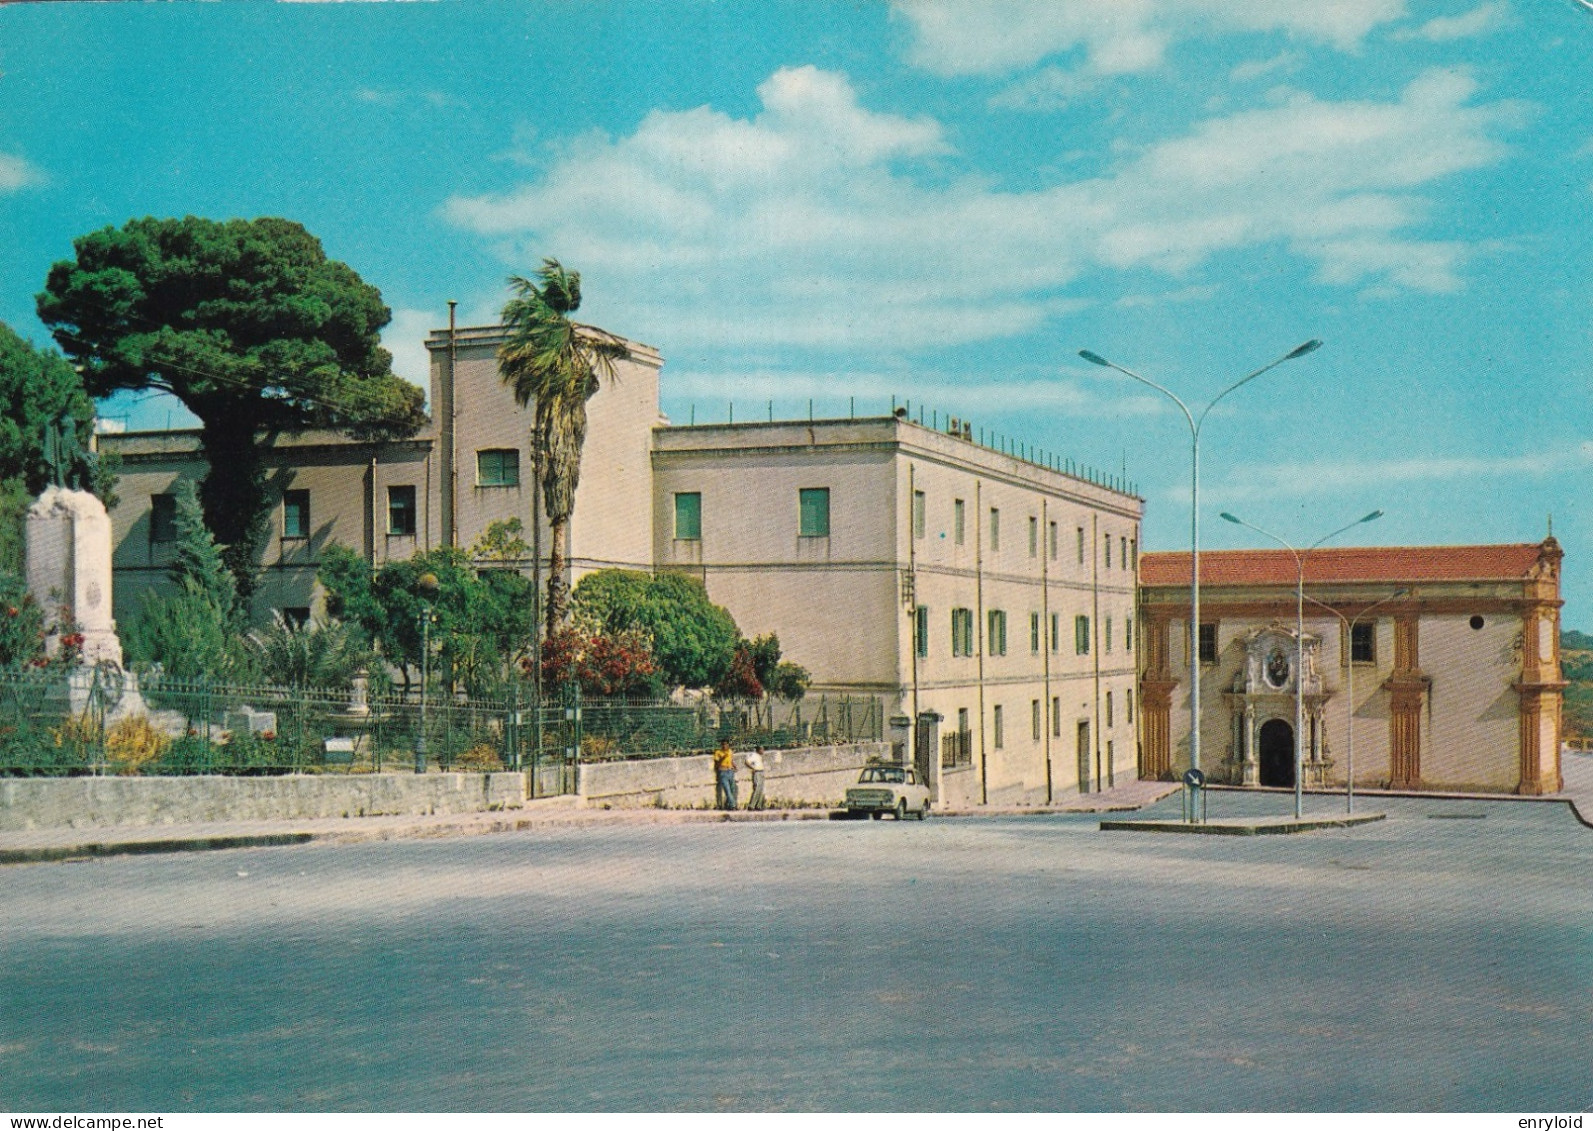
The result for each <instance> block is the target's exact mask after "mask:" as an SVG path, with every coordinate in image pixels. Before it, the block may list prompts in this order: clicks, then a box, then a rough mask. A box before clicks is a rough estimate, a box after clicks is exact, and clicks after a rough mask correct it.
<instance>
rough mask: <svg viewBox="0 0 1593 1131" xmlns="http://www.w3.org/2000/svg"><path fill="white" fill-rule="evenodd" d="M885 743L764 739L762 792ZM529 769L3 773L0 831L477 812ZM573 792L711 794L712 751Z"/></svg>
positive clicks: (685, 800)
mask: <svg viewBox="0 0 1593 1131" xmlns="http://www.w3.org/2000/svg"><path fill="white" fill-rule="evenodd" d="M889 754H890V743H888V742H858V743H850V744H848V745H844V746H816V747H806V748H803V749H798V750H774V751H770V752H769V753H768V754H767V755H766V759H767V762H768V767H769V769H768V776H767V781H766V782H765V786H764V793H765V794H766V795H767V796H768V798H769V803H770V804H771V805H778V804H783V803H789V804H795V805H838V804H840V802H841V799H842V798H843V797H844V796H845V794H846V787H847V786H848V785H851V784H852V783H853V782H855V781H856V780H857V774H858V770H859V769H861V768H862V766H863V765H864V764H865V763H866V762H867V761H868V760H869V759H870V758H884V757H887V756H889ZM743 756H744V752H741V751H738V752H737V771H736V779H737V782H738V784H739V787H740V799H741V802H742V804H745V803H746V800H747V795H748V794H749V793H750V792H751V790H752V775H751V773H749V772H748V771H747V770H746V769H745V768H743V767H742V764H741V758H742V757H743ZM527 780H528V779H527V775H525V774H519V773H507V772H506V773H495V774H465V773H442V774H420V775H416V774H407V773H405V774H285V775H283V776H280V777H209V776H201V775H195V776H193V777H125V778H124V777H103V778H0V832H26V831H29V830H32V829H102V828H116V827H118V826H149V825H199V824H219V823H226V822H231V821H282V820H309V819H314V818H321V817H375V816H385V815H412V816H421V815H425V814H429V813H482V812H489V811H493V810H499V809H519V808H521V807H523V806H524V805H525V801H526V785H527ZM554 780H556V774H546V775H544V781H543V785H544V787H546V786H547V785H550V784H552V782H553V781H554ZM545 791H546V790H545V789H544V790H541V791H539V792H545ZM576 793H577V795H578V796H579V797H580V798H581V799H582V800H584V801H585V802H586V803H587V804H591V805H603V806H609V807H611V808H616V809H618V808H638V807H643V806H653V805H663V806H667V807H671V808H676V807H691V806H697V805H709V804H712V803H713V797H714V775H713V759H712V758H711V757H710V756H708V755H694V756H691V757H685V758H651V759H645V760H640V761H634V762H595V763H589V764H586V765H582V766H580V767H579V774H578V779H577V787H576Z"/></svg>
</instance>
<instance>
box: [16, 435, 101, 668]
mask: <svg viewBox="0 0 1593 1131" xmlns="http://www.w3.org/2000/svg"><path fill="white" fill-rule="evenodd" d="M44 450H45V458H46V460H47V461H48V462H49V464H50V472H51V480H52V482H51V484H50V486H48V487H46V488H45V489H44V492H43V493H42V494H41V495H40V496H39V497H38V499H37V500H36V501H35V502H34V504H33V506H31V507H30V508H28V522H27V568H28V592H29V593H31V594H32V595H33V599H34V601H35V602H37V604H38V606H39V608H40V609H42V610H44V616H45V633H46V636H45V651H46V653H47V654H48V655H51V656H54V655H56V654H57V653H58V652H59V651H60V650H61V648H62V647H63V644H64V643H77V644H78V647H79V649H80V656H81V663H82V664H83V665H85V666H88V667H93V666H96V665H98V664H102V663H107V662H109V663H111V664H114V665H115V666H116V667H117V668H120V667H121V664H122V644H121V641H120V640H119V639H117V636H116V621H115V620H114V619H113V618H112V616H111V519H110V516H109V515H108V514H106V513H105V504H104V503H102V502H100V500H99V499H98V498H97V497H96V496H95V495H94V494H93V492H91V491H87V490H84V489H83V487H84V486H85V485H86V484H87V483H88V482H90V481H92V476H93V455H92V454H91V453H88V452H85V451H84V450H83V449H82V447H81V446H80V445H79V444H78V442H77V422H76V421H75V420H73V419H72V418H71V417H70V416H63V417H62V418H61V419H60V420H59V421H57V422H56V423H54V424H51V425H50V426H49V427H48V428H47V429H46V432H45V442H44ZM73 634H76V635H78V636H81V642H78V641H75V640H71V639H70V638H71V637H72V635H73Z"/></svg>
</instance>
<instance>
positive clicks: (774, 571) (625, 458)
mask: <svg viewBox="0 0 1593 1131" xmlns="http://www.w3.org/2000/svg"><path fill="white" fill-rule="evenodd" d="M501 341H502V332H501V330H500V329H499V328H497V327H471V328H461V329H458V330H457V331H437V332H434V333H433V334H432V335H430V336H429V338H428V339H427V342H426V346H427V348H428V350H429V351H430V356H431V375H430V376H431V400H430V406H431V410H432V414H433V422H432V424H431V426H430V427H429V428H427V429H426V430H424V431H423V432H422V433H420V434H419V435H417V436H415V437H414V438H412V439H409V440H403V441H395V442H390V443H360V442H355V441H351V440H348V439H346V438H343V437H340V436H336V435H327V434H309V435H304V436H300V437H294V438H286V439H281V440H279V441H277V442H276V443H275V444H274V445H273V446H272V449H271V458H270V465H271V481H272V485H273V488H274V490H275V491H276V492H278V493H279V501H278V502H277V504H276V507H275V510H274V511H273V514H272V519H271V529H270V534H269V538H268V540H267V542H266V545H265V546H264V550H263V554H262V558H261V567H262V576H261V582H260V585H259V588H258V590H257V592H256V595H255V609H254V613H255V616H256V618H257V619H261V620H263V619H264V618H265V617H267V616H269V614H270V612H271V610H280V611H282V612H284V613H285V614H286V615H288V616H290V617H304V616H307V615H309V613H310V611H311V610H312V609H313V608H314V607H315V605H316V602H317V593H316V582H315V575H316V570H317V568H318V567H319V565H320V561H321V555H322V553H323V552H324V550H325V548H326V547H327V546H328V545H330V544H332V543H334V542H335V543H341V544H343V545H346V546H349V547H352V548H355V549H357V550H359V551H360V552H361V553H362V554H364V556H365V557H366V558H367V560H369V561H371V562H372V563H373V564H377V565H379V564H381V563H383V562H386V561H391V560H395V559H403V558H407V557H409V556H410V555H411V554H413V553H415V552H416V551H417V550H425V549H430V548H432V547H436V546H443V545H456V546H459V547H462V548H465V549H468V548H469V547H470V546H471V545H472V544H474V543H475V542H476V540H477V539H479V538H480V537H481V535H482V534H483V533H484V532H485V530H486V529H487V527H488V525H489V524H490V523H492V522H494V521H497V520H501V519H508V518H519V519H520V520H521V521H522V523H523V524H524V526H525V528H526V531H527V534H526V537H527V540H528V541H529V542H531V543H532V544H533V546H534V547H536V549H537V551H539V552H537V553H535V554H534V557H535V558H536V559H537V561H535V562H534V561H527V562H525V563H523V565H524V566H525V567H526V568H528V569H529V568H535V566H536V565H537V564H538V563H540V565H541V568H546V555H547V527H546V523H545V522H534V521H533V514H535V513H539V512H540V507H539V500H538V497H537V496H538V485H537V484H536V482H535V476H534V475H533V474H532V465H531V454H530V447H529V435H530V428H531V420H532V410H531V409H530V408H529V407H527V408H522V407H520V406H519V405H517V404H515V403H514V398H513V396H512V394H511V392H510V390H509V389H508V388H507V387H505V386H504V384H503V383H502V381H501V380H500V378H499V376H498V369H497V359H496V351H497V348H498V345H499V344H500V343H501ZM630 345H631V350H632V356H631V358H630V359H629V360H627V361H623V362H620V363H619V365H618V373H617V375H616V378H615V379H614V380H613V381H608V380H605V381H604V382H603V383H602V387H601V390H600V391H599V392H598V394H597V395H596V396H595V397H594V398H593V400H592V402H591V404H590V412H589V416H590V430H589V432H588V436H587V441H586V446H585V450H584V454H583V458H582V465H581V482H580V488H579V491H578V493H577V502H576V508H575V515H574V519H573V522H572V524H571V531H570V539H571V542H570V567H571V572H572V575H573V576H574V577H576V578H578V577H579V576H580V575H581V574H583V573H586V572H588V571H590V570H594V569H600V568H604V567H608V566H619V567H624V568H629V569H641V570H650V569H674V570H684V571H688V572H690V573H693V574H695V575H696V576H698V577H699V578H701V579H702V580H703V581H704V583H705V584H706V586H707V589H708V593H709V595H710V597H711V598H712V599H713V600H714V601H715V602H717V603H719V604H722V605H724V606H725V607H727V608H728V609H729V610H730V612H731V613H732V614H733V615H734V616H735V618H736V622H737V624H738V625H740V627H741V628H742V630H743V631H744V632H746V633H747V634H748V635H760V634H763V633H766V632H774V633H778V634H779V637H780V641H781V645H782V647H783V650H784V653H785V655H786V656H787V657H788V658H790V659H793V660H795V661H797V662H798V663H801V664H803V665H804V666H806V667H807V668H808V669H809V670H810V671H811V672H812V674H813V677H814V689H815V690H816V691H818V692H836V693H842V694H848V695H866V696H870V697H873V698H875V700H876V701H877V702H878V703H879V705H880V707H881V712H882V714H883V716H884V717H886V718H889V719H892V720H895V724H894V726H893V728H892V730H893V737H896V738H897V739H898V740H899V741H900V742H901V743H902V745H903V750H904V753H905V752H907V751H909V750H910V751H911V752H912V754H913V756H915V757H916V758H917V760H918V761H919V764H920V765H921V767H922V768H923V770H924V772H925V774H926V776H927V777H928V778H929V779H930V781H931V783H932V785H933V787H934V789H935V793H936V798H937V801H938V802H939V803H940V804H942V805H945V804H968V803H983V802H988V803H1002V802H1027V803H1035V802H1044V801H1047V800H1050V799H1054V798H1057V797H1060V796H1063V795H1066V794H1068V793H1072V792H1076V791H1080V790H1084V791H1089V790H1095V789H1100V788H1104V787H1106V786H1109V785H1112V784H1115V783H1117V782H1120V781H1123V780H1125V779H1129V778H1132V777H1133V776H1134V774H1135V768H1136V761H1137V750H1136V742H1135V734H1136V725H1137V705H1136V701H1135V700H1136V688H1135V671H1136V668H1135V650H1136V648H1137V645H1138V641H1137V640H1136V639H1135V624H1134V599H1135V584H1136V564H1137V561H1138V557H1139V524H1140V518H1141V514H1142V512H1143V502H1142V500H1140V499H1139V498H1137V497H1136V496H1134V495H1132V494H1130V493H1127V492H1125V491H1122V490H1117V489H1114V488H1112V487H1108V486H1102V485H1100V484H1098V483H1096V482H1092V481H1090V480H1088V479H1085V478H1081V477H1078V476H1074V475H1071V474H1066V473H1064V472H1061V471H1058V470H1055V469H1054V468H1052V467H1049V466H1045V465H1042V464H1041V463H1038V462H1034V461H1031V460H1027V459H1023V458H1019V457H1018V456H1016V455H1011V454H1006V453H1003V452H1001V451H997V450H994V449H992V448H989V447H986V446H984V445H983V444H981V443H976V442H974V440H973V439H972V434H971V431H970V430H968V429H966V428H959V429H958V430H957V431H956V432H955V433H952V432H951V431H950V430H949V429H948V430H941V429H937V428H933V427H925V426H923V425H922V424H917V423H913V422H911V421H909V420H907V419H905V418H902V417H899V416H894V415H893V416H886V417H878V418H871V419H858V420H829V421H803V422H788V423H773V424H736V425H701V426H671V425H669V424H668V423H667V422H665V421H664V420H663V418H662V417H661V416H660V413H659V407H658V396H659V371H660V368H661V366H662V359H661V358H660V357H659V355H658V353H657V352H656V351H655V350H653V349H652V348H651V347H648V346H644V345H640V344H637V343H630ZM100 443H101V445H102V448H103V449H104V450H106V451H114V452H116V453H118V454H119V455H120V456H121V459H122V476H121V481H120V484H119V487H118V494H119V496H120V502H119V504H118V506H117V507H116V508H115V509H114V511H113V512H112V521H113V527H114V535H113V536H114V539H115V563H114V564H115V577H116V603H117V615H118V616H120V617H123V618H127V617H130V616H132V615H135V614H136V611H137V607H138V603H139V601H140V600H141V595H142V593H143V592H145V591H147V590H149V589H151V588H159V587H161V586H163V585H165V584H166V583H167V581H166V576H167V570H168V568H169V566H170V563H171V557H172V552H173V549H174V536H175V529H174V525H173V522H172V514H173V498H174V497H173V490H174V488H175V485H176V483H177V481H178V480H179V479H181V478H189V479H198V478H200V477H201V476H202V475H203V474H204V470H205V465H204V463H203V461H202V460H200V459H199V458H198V455H197V433H193V432H181V431H178V432H160V433H127V434H119V435H106V436H102V437H101V439H100Z"/></svg>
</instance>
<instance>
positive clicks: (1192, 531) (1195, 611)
mask: <svg viewBox="0 0 1593 1131" xmlns="http://www.w3.org/2000/svg"><path fill="white" fill-rule="evenodd" d="M1321 345H1322V342H1321V340H1320V339H1317V338H1312V339H1311V340H1310V341H1309V342H1303V343H1301V344H1300V345H1298V346H1295V347H1294V348H1293V349H1292V350H1290V351H1289V352H1288V353H1286V354H1284V355H1283V356H1282V357H1280V358H1278V359H1277V360H1276V361H1271V362H1268V363H1267V364H1266V365H1263V366H1262V367H1261V368H1260V369H1257V370H1256V371H1255V372H1254V373H1251V374H1249V375H1248V376H1246V377H1242V378H1240V379H1239V380H1237V381H1235V382H1234V383H1233V384H1232V385H1229V386H1228V387H1227V388H1226V389H1224V390H1223V391H1222V392H1220V393H1218V394H1217V395H1216V396H1215V397H1213V398H1212V400H1211V403H1210V404H1208V405H1207V406H1206V407H1205V408H1203V409H1201V411H1200V415H1199V416H1196V415H1194V414H1193V413H1192V412H1190V411H1189V406H1188V405H1186V404H1185V403H1184V402H1183V400H1182V399H1180V398H1179V396H1178V394H1177V393H1174V392H1173V391H1172V390H1171V389H1168V388H1165V387H1164V386H1161V385H1158V384H1157V383H1156V382H1155V381H1152V380H1151V379H1150V378H1149V377H1141V376H1140V375H1139V374H1138V373H1135V372H1134V371H1133V370H1132V369H1124V368H1123V367H1122V366H1121V365H1118V364H1117V363H1116V362H1113V361H1108V360H1106V358H1104V357H1102V356H1101V355H1100V354H1098V353H1091V352H1090V351H1089V350H1080V351H1079V356H1080V357H1082V358H1083V359H1084V360H1085V361H1088V362H1089V363H1090V364H1092V365H1101V366H1105V367H1106V368H1107V369H1115V370H1117V371H1118V372H1119V373H1121V374H1123V375H1124V376H1125V377H1132V378H1134V380H1136V381H1138V382H1139V383H1140V384H1142V385H1149V386H1150V387H1151V388H1153V389H1155V390H1156V391H1157V392H1158V393H1161V394H1163V395H1164V396H1166V397H1169V398H1171V400H1172V402H1173V403H1174V404H1176V405H1177V406H1178V407H1179V409H1180V410H1182V412H1183V414H1184V420H1185V421H1186V422H1188V424H1189V768H1190V769H1192V770H1198V769H1200V428H1201V425H1203V424H1204V423H1205V422H1206V414H1207V413H1209V412H1210V411H1211V410H1212V409H1214V408H1216V407H1217V402H1218V401H1220V400H1222V399H1223V398H1224V397H1226V396H1227V395H1228V394H1229V393H1231V392H1233V391H1234V390H1235V389H1237V388H1239V387H1240V386H1241V385H1247V384H1249V383H1250V382H1251V381H1254V380H1255V379H1256V378H1257V377H1259V376H1261V375H1262V374H1263V373H1265V372H1266V371H1267V370H1269V369H1273V368H1275V367H1277V366H1279V365H1282V364H1283V363H1284V362H1285V361H1293V360H1294V359H1295V358H1297V357H1304V356H1305V355H1306V354H1308V353H1310V352H1311V351H1312V350H1314V349H1317V348H1318V347H1320V346H1321Z"/></svg>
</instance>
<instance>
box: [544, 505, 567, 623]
mask: <svg viewBox="0 0 1593 1131" xmlns="http://www.w3.org/2000/svg"><path fill="white" fill-rule="evenodd" d="M569 536H570V520H569V519H568V518H564V519H559V518H552V517H550V518H549V519H548V543H549V545H548V635H549V636H552V635H553V634H554V633H555V632H557V631H558V630H559V628H560V626H562V625H563V624H564V613H565V610H566V609H567V608H568V607H569V604H570V586H569V582H567V581H566V580H565V576H564V575H565V571H566V558H567V557H568V552H567V543H568V542H569Z"/></svg>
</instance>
